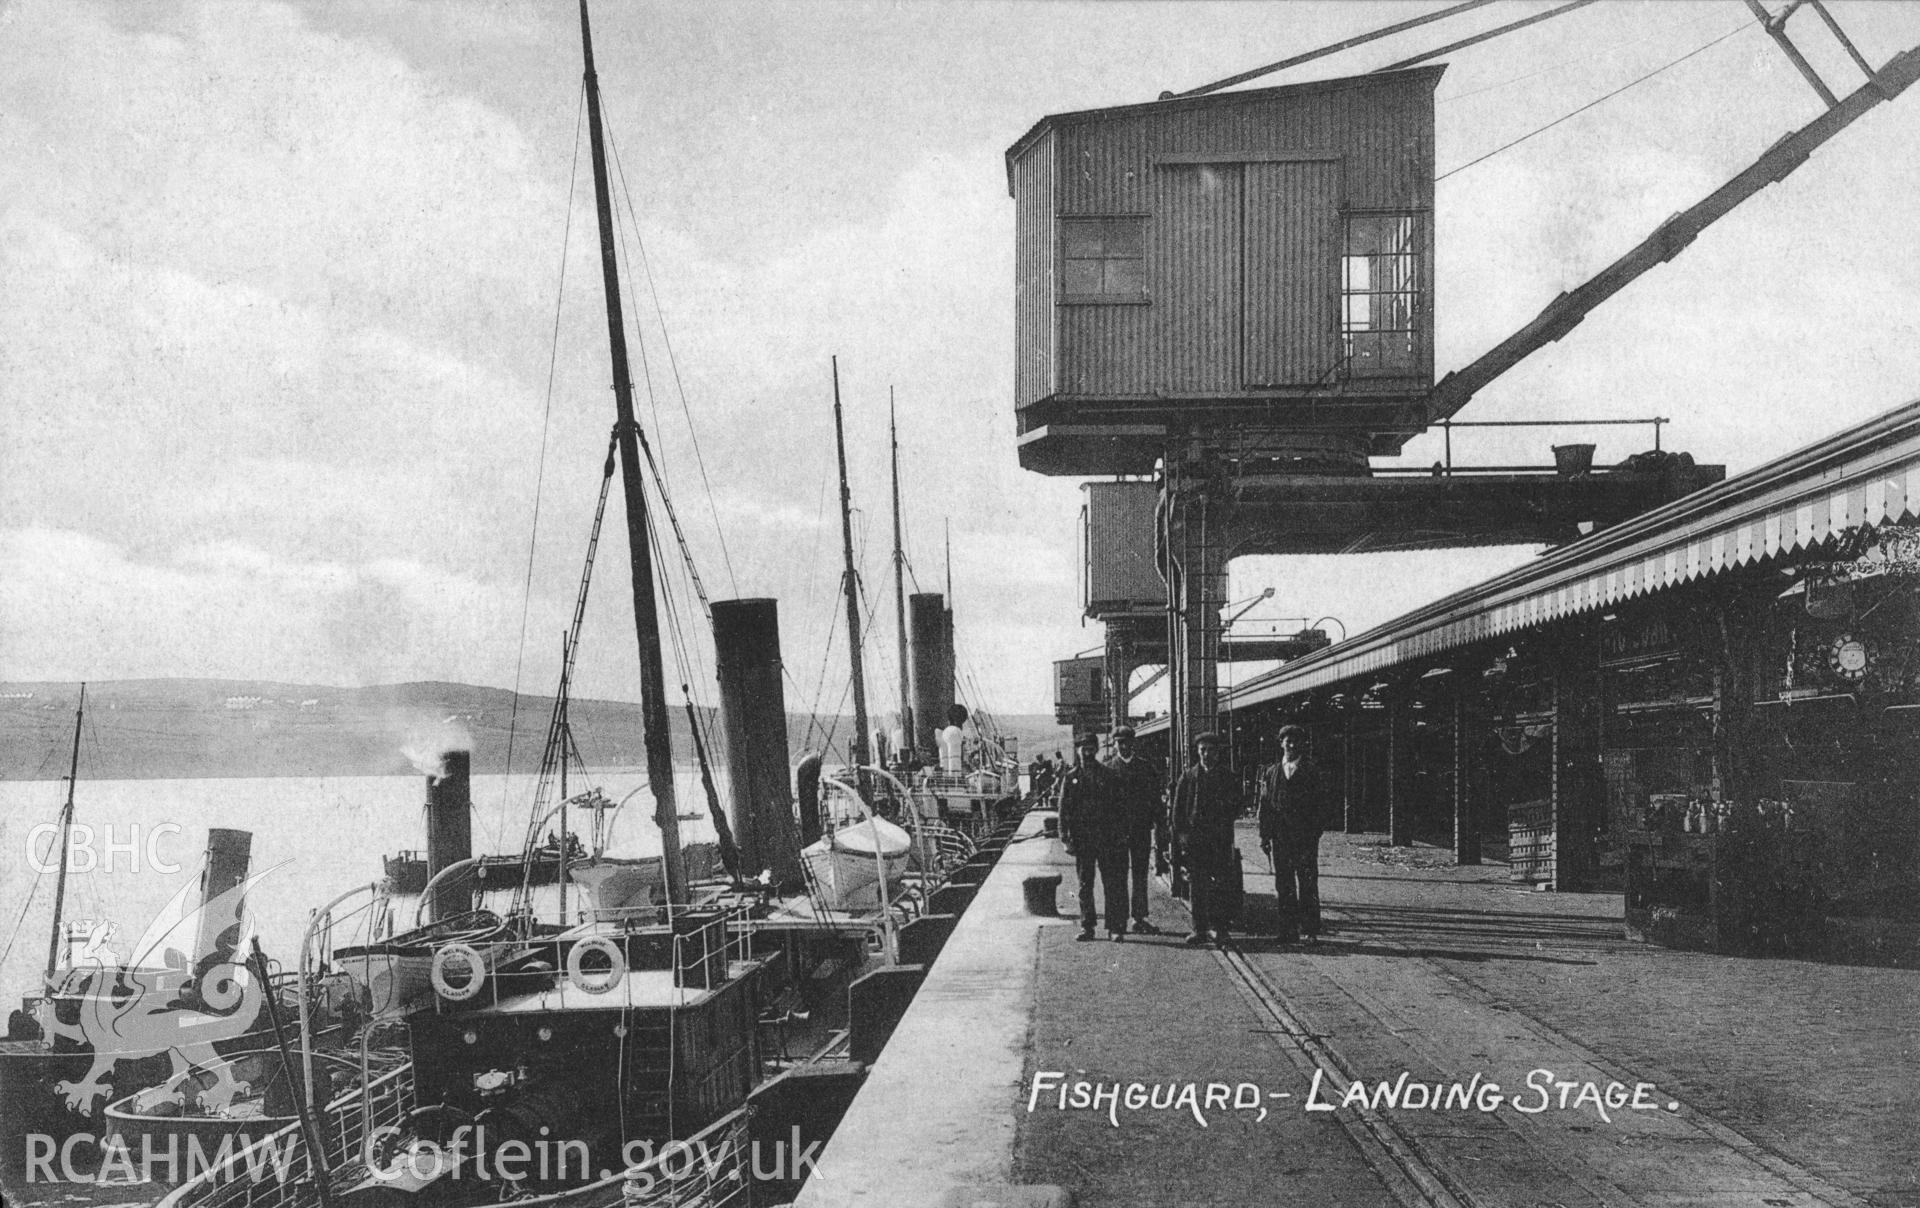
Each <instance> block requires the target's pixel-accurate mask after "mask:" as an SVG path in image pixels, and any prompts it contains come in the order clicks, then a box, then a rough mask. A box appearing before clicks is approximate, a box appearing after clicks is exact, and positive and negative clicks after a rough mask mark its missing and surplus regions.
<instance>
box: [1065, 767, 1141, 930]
mask: <svg viewBox="0 0 1920 1208" xmlns="http://www.w3.org/2000/svg"><path fill="white" fill-rule="evenodd" d="M1099 753H1100V736H1099V735H1098V734H1093V733H1087V734H1082V735H1080V736H1079V737H1078V738H1076V739H1074V742H1073V754H1074V761H1073V766H1072V767H1070V768H1068V769H1067V772H1066V775H1064V776H1062V777H1061V778H1060V788H1059V796H1060V843H1061V845H1062V846H1064V847H1065V848H1066V849H1067V854H1068V855H1070V856H1072V857H1073V863H1074V871H1075V872H1077V873H1078V874H1079V877H1080V935H1079V937H1078V938H1079V939H1082V940H1090V939H1092V938H1093V937H1094V928H1095V927H1096V926H1098V925H1099V922H1100V919H1099V916H1098V915H1097V914H1095V913H1094V909H1093V879H1094V876H1095V875H1096V874H1098V876H1099V878H1100V888H1101V889H1102V890H1103V891H1104V896H1105V898H1106V907H1107V935H1108V937H1109V938H1111V939H1114V940H1119V939H1123V938H1125V936H1126V934H1127V820H1126V818H1125V816H1124V815H1122V813H1121V812H1120V807H1121V802H1120V786H1119V783H1118V782H1117V781H1116V780H1115V779H1114V776H1113V773H1112V772H1110V771H1108V770H1107V768H1106V765H1105V764H1102V763H1101V762H1100V761H1099V760H1098V759H1097V758H1095V756H1097V755H1098V754H1099Z"/></svg>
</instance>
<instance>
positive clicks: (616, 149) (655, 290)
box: [607, 128, 740, 596]
mask: <svg viewBox="0 0 1920 1208" xmlns="http://www.w3.org/2000/svg"><path fill="white" fill-rule="evenodd" d="M607 143H608V145H609V146H610V147H612V149H613V166H614V173H615V175H617V176H618V177H619V179H620V195H621V197H622V198H623V199H624V200H625V201H626V203H627V215H628V220H629V223H630V225H631V226H632V227H633V243H634V246H635V247H636V248H638V249H639V253H640V254H639V259H640V272H641V274H642V275H643V276H644V277H645V278H646V282H647V293H648V295H649V296H650V297H651V298H652V299H653V316H654V320H655V321H656V322H657V323H659V325H660V343H661V346H662V347H663V348H664V349H665V350H666V354H667V370H668V372H669V373H671V374H672V375H673V388H674V391H675V393H677V394H678V395H679V396H680V411H681V414H683V415H684V416H685V417H686V420H687V438H688V440H689V441H690V442H691V443H692V445H693V460H694V464H695V465H697V466H698V467H699V469H700V485H701V488H702V489H704V490H705V491H706V493H707V511H708V513H709V514H710V515H711V516H712V517H713V535H714V537H715V538H716V539H717V540H718V541H719V543H720V560H721V561H722V562H723V563H725V564H726V568H727V582H728V584H729V585H731V586H732V588H733V594H734V595H736V596H738V595H739V594H740V581H739V579H738V578H736V577H735V575H734V573H733V555H732V554H731V553H729V552H728V550H727V533H726V530H725V529H724V528H722V527H721V525H720V508H719V505H718V504H717V503H716V502H715V500H714V497H713V481H712V480H711V479H710V478H708V477H707V459H706V455H705V454H703V453H702V452H701V451H700V432H699V430H698V429H697V428H695V427H694V423H693V408H692V407H691V406H689V405H688V403H687V387H686V384H685V382H684V381H682V379H681V377H680V359H679V358H678V357H677V356H675V355H674V351H673V334H672V333H671V332H669V331H668V330H667V312H666V309H665V308H664V307H662V306H661V305H660V289H659V286H658V285H657V284H655V282H654V279H653V265H652V264H651V263H650V262H649V261H648V259H647V241H646V238H645V236H643V235H642V234H641V233H640V219H639V216H638V215H637V214H636V213H635V212H634V208H633V194H632V193H631V192H630V191H629V190H628V189H627V171H626V168H625V167H624V166H623V165H622V164H621V162H620V145H619V142H618V141H617V140H616V139H615V138H614V137H613V132H612V130H611V128H609V129H608V132H607ZM639 321H640V319H639V313H638V312H637V311H636V312H635V315H634V325H635V328H636V330H637V329H638V326H639ZM647 398H648V401H649V402H650V403H652V404H653V408H654V414H653V422H654V426H655V427H659V426H660V408H659V405H658V403H657V402H655V400H654V398H653V378H652V375H651V374H649V375H648V377H647ZM664 492H665V488H664V487H663V488H662V493H664ZM676 527H677V522H676Z"/></svg>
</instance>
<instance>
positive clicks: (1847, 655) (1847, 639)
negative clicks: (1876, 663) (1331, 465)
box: [1827, 633, 1873, 682]
mask: <svg viewBox="0 0 1920 1208" xmlns="http://www.w3.org/2000/svg"><path fill="white" fill-rule="evenodd" d="M1872 665H1873V651H1872V650H1871V649H1869V648H1868V647H1867V644H1866V643H1865V642H1863V641H1861V640H1860V639H1859V638H1856V637H1854V636H1853V635H1852V634H1850V633H1843V634H1841V635H1840V636H1839V637H1837V638H1835V639H1833V644H1832V645H1830V646H1828V647H1827V666H1828V667H1829V668H1830V669H1831V670H1832V671H1833V673H1834V674H1835V675H1837V676H1839V677H1840V678H1841V679H1844V680H1852V681H1855V682H1858V681H1860V680H1863V679H1865V678H1866V677H1867V670H1868V668H1870V667H1871V666H1872Z"/></svg>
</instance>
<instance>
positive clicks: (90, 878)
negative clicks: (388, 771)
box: [0, 768, 726, 1012]
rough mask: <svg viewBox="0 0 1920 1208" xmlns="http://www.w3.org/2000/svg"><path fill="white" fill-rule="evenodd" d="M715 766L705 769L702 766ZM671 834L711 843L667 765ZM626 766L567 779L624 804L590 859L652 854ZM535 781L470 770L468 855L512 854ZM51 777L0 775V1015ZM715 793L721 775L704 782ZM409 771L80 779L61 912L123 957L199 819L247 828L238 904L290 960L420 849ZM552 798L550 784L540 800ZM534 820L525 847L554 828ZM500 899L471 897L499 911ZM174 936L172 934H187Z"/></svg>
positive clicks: (131, 954)
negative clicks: (400, 858)
mask: <svg viewBox="0 0 1920 1208" xmlns="http://www.w3.org/2000/svg"><path fill="white" fill-rule="evenodd" d="M716 776H717V777H718V776H719V773H718V772H717V771H716ZM674 780H675V790H676V796H677V801H678V812H679V813H680V814H681V815H689V814H695V813H697V814H698V815H699V817H698V818H697V819H696V818H685V817H683V818H682V820H681V821H680V824H679V825H680V836H681V842H682V843H698V842H711V841H712V840H713V838H714V830H713V826H712V823H711V822H710V821H709V820H708V816H707V813H708V812H707V806H706V797H705V793H704V791H703V789H702V788H701V783H700V777H699V773H698V771H697V770H695V769H688V768H683V769H680V770H679V771H678V773H677V774H676V776H675V777H674ZM645 786H646V774H645V772H644V771H643V770H640V769H631V768H611V769H597V770H591V771H588V772H584V773H577V774H575V775H574V776H573V778H572V779H571V780H570V782H569V785H568V791H569V794H570V795H571V794H577V793H580V792H582V791H584V790H586V789H588V788H591V787H597V788H599V789H600V790H601V791H602V792H603V793H604V794H605V795H606V796H607V797H608V798H609V799H611V800H613V801H615V802H621V801H623V800H624V801H625V806H624V808H622V809H621V810H620V811H619V812H618V814H617V815H615V816H613V821H612V829H611V832H610V838H609V840H608V842H607V845H606V853H607V854H608V855H612V856H644V855H657V854H659V851H660V835H659V831H658V830H657V829H656V828H655V826H654V820H653V819H654V799H653V795H652V794H651V793H649V792H647V791H645ZM535 787H536V778H535V777H534V776H532V775H521V774H514V775H512V776H503V775H476V776H474V777H473V853H474V854H475V855H480V854H484V853H491V852H517V851H519V850H520V847H521V844H522V841H523V839H524V838H525V836H526V833H527V830H528V826H529V821H530V816H531V812H532V807H533V799H534V794H535ZM66 791H67V789H66V784H65V782H64V781H7V782H0V1012H3V1011H5V1010H11V1009H12V1008H13V1007H14V1006H16V1005H18V1003H19V1000H20V997H21V996H22V995H24V994H28V993H32V992H34V991H36V990H37V989H38V988H39V985H40V981H41V978H42V976H43V974H44V973H45V970H46V963H47V947H48V939H49V935H50V928H51V926H52V922H53V903H54V897H55V893H54V889H55V883H56V880H57V877H58V861H57V860H56V859H54V858H53V856H52V854H51V852H52V848H53V846H54V844H55V843H56V839H55V828H57V826H58V823H59V819H60V809H61V806H62V804H63V803H64V802H65V800H66ZM718 791H719V792H720V793H721V794H722V796H721V800H722V801H723V802H724V801H725V800H726V798H725V792H726V785H725V781H724V779H720V780H719V783H718ZM426 793H427V782H426V779H425V777H423V776H334V777H276V778H262V779H244V778H237V779H217V780H99V781H88V780H84V779H83V780H82V781H81V782H80V784H79V785H78V787H77V789H76V791H75V794H74V835H73V839H72V842H71V843H70V845H69V851H68V874H67V888H66V896H65V904H64V908H63V910H62V918H63V919H64V920H65V921H67V922H87V923H91V924H97V923H100V922H110V923H112V924H113V935H112V938H111V939H110V940H109V942H108V947H109V948H110V949H111V950H112V951H113V952H114V953H115V954H116V955H117V956H118V958H119V959H120V960H121V961H123V962H131V961H132V960H133V959H135V958H136V957H137V956H138V955H139V953H138V952H137V951H136V949H137V948H138V947H139V945H140V941H141V939H142V937H143V936H144V935H146V934H147V932H148V928H149V927H150V926H151V925H152V924H153V922H154V921H155V920H156V919H158V918H161V917H162V916H163V913H164V912H165V911H166V908H167V905H168V903H169V901H170V900H171V899H173V897H174V896H175V895H176V893H178V892H179V891H180V890H181V889H182V888H183V887H184V888H187V889H188V894H189V902H188V905H189V906H191V905H193V904H196V903H197V890H196V889H195V888H194V887H197V886H198V884H199V877H200V872H201V864H202V857H203V855H204V853H205V850H206V843H207V830H208V828H209V827H229V828H233V829H238V830H245V831H251V832H252V833H253V847H252V870H253V872H254V873H255V874H257V875H259V876H260V879H259V881H258V882H257V883H256V884H255V885H254V887H253V888H252V890H250V891H249V893H248V895H247V911H248V915H249V918H250V919H251V922H252V928H253V932H254V934H255V935H257V936H258V937H259V940H260V945H261V947H262V949H263V950H264V951H265V952H266V954H267V956H268V957H269V958H270V959H271V960H273V961H275V962H278V963H279V964H281V965H283V966H285V967H287V968H293V967H295V965H296V964H297V962H298V960H299V949H300V944H301V941H302V938H303V936H304V934H305V932H306V930H307V927H308V924H309V922H310V920H311V917H312V912H314V911H315V910H318V909H320V908H322V907H324V906H325V905H327V903H329V902H330V901H332V900H333V899H335V898H337V897H339V896H340V895H341V894H343V893H346V892H347V891H349V890H352V889H354V888H355V887H358V886H371V885H373V884H374V883H375V882H378V881H379V880H380V879H381V877H382V875H383V871H384V870H383V867H382V864H381V857H382V856H385V855H392V854H394V853H395V852H399V851H402V850H409V849H411V850H415V851H423V850H424V849H425V848H426V818H425V808H424V807H425V802H426ZM555 804H558V794H557V793H550V794H549V798H548V802H547V805H548V807H551V806H552V805H555ZM582 813H583V811H579V810H573V811H570V816H569V825H570V828H571V829H572V830H573V831H574V832H575V833H576V834H578V835H580V837H581V839H582V841H583V842H585V843H587V844H588V845H589V846H591V843H592V837H591V833H590V831H589V829H588V828H589V827H590V825H591V821H590V818H589V817H585V816H582ZM557 827H558V819H557V818H556V819H553V820H550V821H548V822H546V823H545V824H544V825H543V826H541V827H540V828H539V833H538V835H536V837H535V841H536V842H538V841H540V840H542V839H544V838H545V837H546V835H547V834H548V833H549V832H551V831H554V830H556V829H557ZM506 896H507V895H505V894H495V895H491V896H490V897H489V898H488V899H487V900H483V901H482V902H481V905H484V906H489V907H494V908H499V907H501V906H504V904H505V903H504V900H502V899H504V898H505V897H506ZM369 898H370V895H369V894H365V893H362V894H358V895H356V896H355V897H354V898H353V899H351V900H350V901H348V902H345V903H343V904H342V905H341V906H340V907H339V908H338V909H337V910H336V911H335V913H334V917H335V919H336V920H339V922H338V925H337V927H336V929H335V932H334V943H335V944H336V945H339V946H344V945H348V944H353V943H358V942H364V941H365V940H366V939H367V938H369V937H368V936H367V934H366V927H367V924H368V922H369V920H370V918H371V912H369V911H366V910H364V909H360V908H361V907H364V906H365V905H366V904H367V902H368V901H369ZM394 904H395V907H396V910H397V912H398V923H397V926H398V927H399V928H405V927H407V926H410V925H412V923H413V921H414V912H415V905H416V903H415V900H414V899H411V898H397V899H395V900H394ZM558 907H559V902H558V890H557V888H555V887H543V888H541V889H538V890H536V891H535V896H534V908H535V910H536V912H537V913H540V914H542V915H543V916H544V917H549V918H553V917H557V912H558ZM191 935H192V933H191V931H190V930H189V931H188V940H187V943H189V944H190V943H191Z"/></svg>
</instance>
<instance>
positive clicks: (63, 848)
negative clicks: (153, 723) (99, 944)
mask: <svg viewBox="0 0 1920 1208" xmlns="http://www.w3.org/2000/svg"><path fill="white" fill-rule="evenodd" d="M86 715H87V686H86V685H85V684H81V685H80V707H79V708H78V709H75V710H74V711H73V760H72V762H71V763H70V764H68V766H67V804H66V805H65V806H64V807H62V808H61V810H60V846H59V847H57V848H55V849H54V854H55V856H56V857H57V858H58V859H59V861H60V874H59V876H58V877H57V878H56V879H55V880H54V883H53V934H52V935H51V936H49V937H47V985H48V988H49V989H51V988H52V985H53V975H54V974H55V973H56V972H58V971H59V968H60V913H61V908H62V907H63V906H65V905H66V903H67V864H68V859H67V837H68V832H70V831H71V830H73V788H74V784H75V783H76V782H77V781H78V780H79V779H80V719H81V718H83V717H85V716H86Z"/></svg>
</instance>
